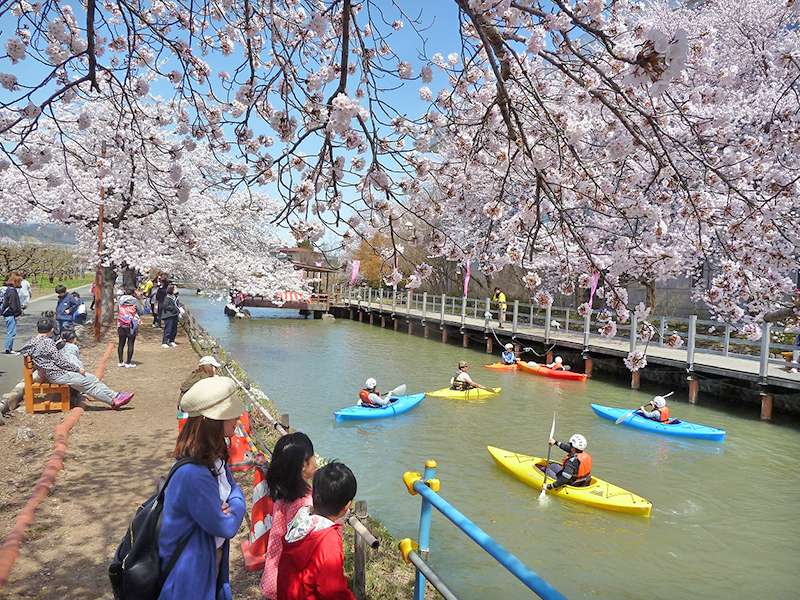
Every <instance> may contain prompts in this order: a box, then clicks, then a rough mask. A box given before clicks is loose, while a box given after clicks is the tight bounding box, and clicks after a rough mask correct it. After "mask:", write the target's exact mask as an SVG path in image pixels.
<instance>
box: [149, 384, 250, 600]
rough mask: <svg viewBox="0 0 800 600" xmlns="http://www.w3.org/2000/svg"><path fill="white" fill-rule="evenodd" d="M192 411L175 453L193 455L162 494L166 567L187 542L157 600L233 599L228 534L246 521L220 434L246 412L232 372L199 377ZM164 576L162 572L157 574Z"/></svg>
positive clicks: (188, 401)
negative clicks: (231, 374)
mask: <svg viewBox="0 0 800 600" xmlns="http://www.w3.org/2000/svg"><path fill="white" fill-rule="evenodd" d="M181 407H182V408H183V410H184V411H186V412H187V413H189V418H188V420H187V422H186V426H185V427H184V428H183V429H182V430H181V432H180V433H179V434H178V440H177V442H176V444H175V452H174V453H173V457H174V458H175V459H176V460H177V459H181V458H191V459H193V461H194V464H185V465H183V466H181V467H180V468H179V469H177V470H176V471H175V472H174V474H173V475H172V479H171V480H170V483H169V486H167V490H166V492H165V496H164V512H163V513H162V524H161V532H160V534H159V536H158V555H159V557H160V559H161V561H160V562H161V568H162V569H163V568H164V567H165V566H166V565H167V563H168V562H169V561H170V558H171V557H172V556H173V555H174V554H175V552H176V551H177V549H178V548H179V547H180V546H181V545H182V544H183V543H184V540H186V541H185V545H184V546H183V550H182V551H181V553H180V555H179V556H178V559H177V560H176V561H175V563H174V566H173V568H172V570H171V571H170V573H169V575H168V576H167V578H166V580H165V581H164V587H162V588H161V593H160V595H159V596H158V598H159V600H189V599H192V600H231V597H232V595H231V588H230V582H229V559H230V545H231V544H230V538H232V537H233V536H234V535H236V532H237V531H239V527H240V526H241V524H242V521H243V520H244V515H245V512H247V505H246V504H245V500H244V494H243V493H242V490H241V488H239V486H238V485H236V482H235V481H234V480H233V475H232V474H231V470H230V468H229V467H228V465H227V460H228V446H227V444H226V442H225V438H230V437H231V436H232V435H233V431H234V428H235V427H236V420H237V419H238V418H239V417H240V416H241V415H242V413H244V411H245V406H244V403H243V402H242V401H241V400H240V399H239V398H238V397H237V394H236V384H235V383H234V382H233V380H232V379H230V378H229V377H210V378H208V379H203V380H202V381H199V382H197V384H196V385H194V386H193V387H192V389H190V390H189V391H188V392H187V393H186V394H184V396H183V400H182V401H181ZM162 574H163V573H162Z"/></svg>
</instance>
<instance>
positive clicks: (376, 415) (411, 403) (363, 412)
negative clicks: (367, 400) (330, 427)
mask: <svg viewBox="0 0 800 600" xmlns="http://www.w3.org/2000/svg"><path fill="white" fill-rule="evenodd" d="M424 397H425V394H413V395H411V396H398V398H397V400H395V401H394V402H392V403H391V404H387V405H386V406H384V407H382V408H370V407H368V406H350V407H348V408H343V409H342V410H337V411H336V412H335V413H333V416H335V417H336V420H337V421H364V420H367V419H383V418H384V417H394V416H395V415H400V414H402V413H404V412H406V411H409V410H411V409H412V408H414V407H415V406H416V405H417V404H419V403H420V402H422V399H423V398H424Z"/></svg>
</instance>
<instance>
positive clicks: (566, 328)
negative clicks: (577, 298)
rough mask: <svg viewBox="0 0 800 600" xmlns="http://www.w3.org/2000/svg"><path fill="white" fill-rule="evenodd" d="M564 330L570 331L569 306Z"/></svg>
mask: <svg viewBox="0 0 800 600" xmlns="http://www.w3.org/2000/svg"><path fill="white" fill-rule="evenodd" d="M564 331H565V332H566V331H569V308H567V316H566V317H564Z"/></svg>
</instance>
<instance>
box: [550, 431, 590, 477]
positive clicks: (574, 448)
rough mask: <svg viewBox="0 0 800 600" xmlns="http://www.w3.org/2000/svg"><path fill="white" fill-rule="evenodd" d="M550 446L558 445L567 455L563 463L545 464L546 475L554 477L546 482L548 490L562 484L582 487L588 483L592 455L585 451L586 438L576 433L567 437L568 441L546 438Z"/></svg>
mask: <svg viewBox="0 0 800 600" xmlns="http://www.w3.org/2000/svg"><path fill="white" fill-rule="evenodd" d="M547 443H548V444H550V445H551V446H558V447H559V448H561V449H562V450H563V451H564V452H566V453H567V456H565V457H564V464H563V465H558V464H555V463H554V464H550V465H548V466H547V476H548V477H552V478H553V479H555V481H554V482H552V483H548V484H547V489H548V490H555V489H558V488H560V487H561V486H562V485H571V486H575V487H582V486H585V485H589V482H590V481H591V479H592V457H591V456H590V455H589V454H588V453H587V452H586V438H585V437H583V436H582V435H581V434H580V433H576V434H575V435H573V436H572V437H571V438H569V443H568V444H564V443H562V442H557V441H555V440H554V439H553V438H550V439H549V440H547Z"/></svg>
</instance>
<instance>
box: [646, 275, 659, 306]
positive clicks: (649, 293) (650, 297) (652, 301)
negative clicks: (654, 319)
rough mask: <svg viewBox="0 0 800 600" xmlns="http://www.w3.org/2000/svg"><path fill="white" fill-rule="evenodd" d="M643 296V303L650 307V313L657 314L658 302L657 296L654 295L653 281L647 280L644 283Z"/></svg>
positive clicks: (654, 286) (654, 285)
mask: <svg viewBox="0 0 800 600" xmlns="http://www.w3.org/2000/svg"><path fill="white" fill-rule="evenodd" d="M644 290H645V292H644V293H645V296H644V303H645V305H647V306H649V307H650V312H651V314H657V313H658V311H657V310H656V304H657V303H658V296H657V295H656V284H655V282H654V281H648V282H647V283H646V284H645V285H644Z"/></svg>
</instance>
